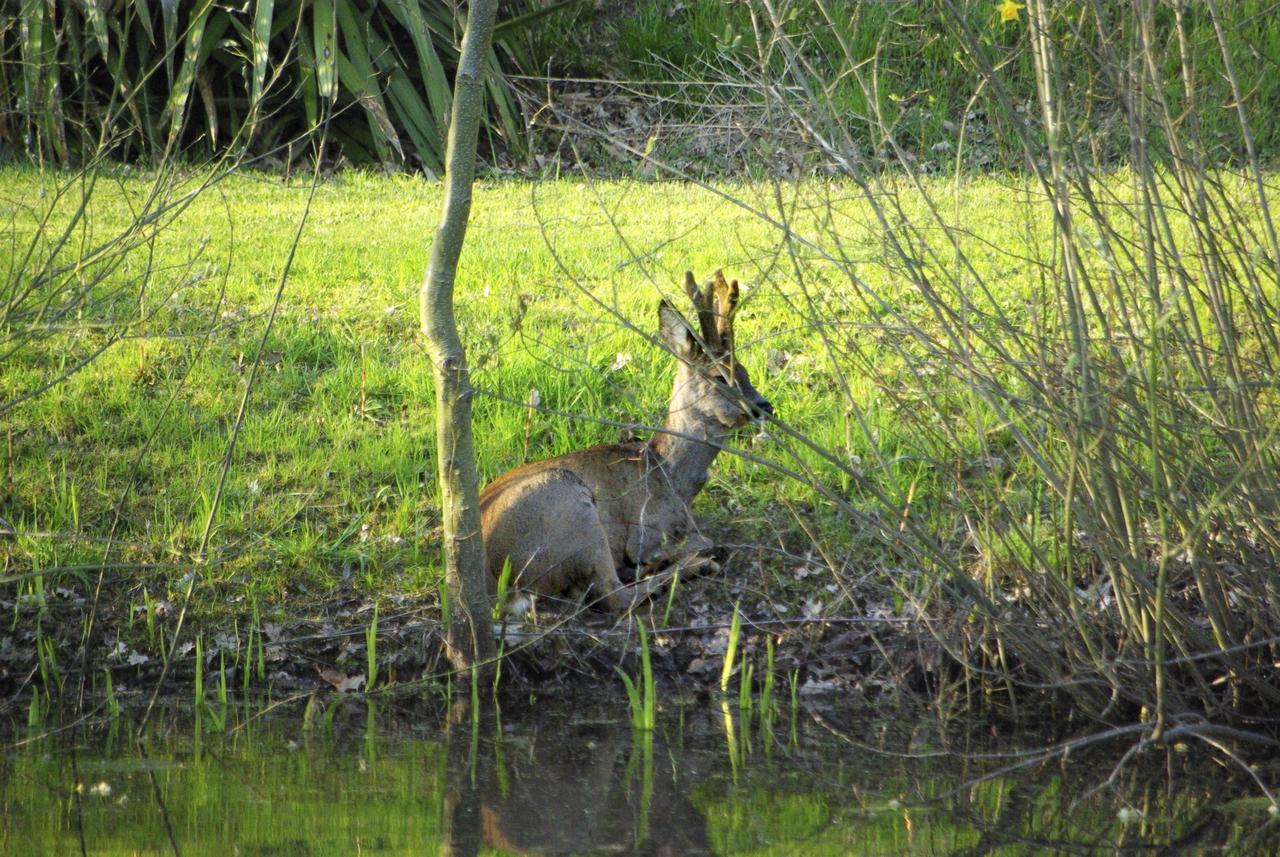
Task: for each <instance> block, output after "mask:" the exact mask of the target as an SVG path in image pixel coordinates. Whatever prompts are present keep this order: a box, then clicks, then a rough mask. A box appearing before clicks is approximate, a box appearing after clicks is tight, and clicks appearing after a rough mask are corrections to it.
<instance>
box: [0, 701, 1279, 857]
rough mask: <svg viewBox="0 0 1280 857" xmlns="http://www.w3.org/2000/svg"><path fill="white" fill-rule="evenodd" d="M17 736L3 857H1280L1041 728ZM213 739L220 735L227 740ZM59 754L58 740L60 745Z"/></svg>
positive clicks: (1239, 801) (804, 726) (426, 714)
mask: <svg viewBox="0 0 1280 857" xmlns="http://www.w3.org/2000/svg"><path fill="white" fill-rule="evenodd" d="M135 724H136V720H135V721H133V722H131V721H130V720H129V718H128V717H127V716H126V717H123V718H118V719H116V720H114V721H112V722H109V723H96V724H89V723H83V724H79V725H71V724H64V726H63V728H62V729H61V730H60V731H52V730H51V729H50V727H48V726H45V727H43V728H42V730H41V731H35V730H29V729H23V728H19V729H18V730H17V731H16V733H13V734H10V735H9V736H8V739H7V740H6V741H5V742H4V745H3V746H4V747H5V750H4V754H3V756H2V757H0V813H2V816H0V853H3V854H13V855H44V854H80V853H85V854H104V855H116V854H119V855H151V854H156V855H219V857H222V855H232V854H239V855H330V854H354V855H366V854H448V855H470V854H642V855H697V854H759V855H766V854H768V855H774V854H778V855H781V854H796V855H846V854H866V855H877V854H884V855H901V854H992V853H997V854H1062V853H1068V854H1111V853H1119V854H1148V853H1167V852H1168V851H1176V852H1178V853H1194V854H1199V853H1206V852H1208V853H1240V854H1252V853H1257V854H1275V853H1280V834H1278V833H1277V830H1276V827H1277V822H1276V821H1275V820H1274V819H1273V818H1272V816H1271V815H1270V814H1269V813H1268V811H1267V803H1266V801H1265V800H1263V799H1262V798H1261V796H1260V793H1259V792H1258V791H1257V790H1256V787H1252V786H1251V785H1250V783H1249V781H1248V780H1249V777H1248V776H1247V775H1245V774H1243V773H1242V772H1241V771H1239V770H1237V769H1236V768H1235V766H1233V765H1231V764H1223V763H1222V757H1221V756H1220V755H1217V756H1211V755H1209V753H1208V752H1204V751H1201V750H1199V749H1197V748H1196V747H1181V746H1179V747H1176V748H1173V749H1170V750H1168V751H1165V750H1160V751H1148V752H1144V753H1140V754H1135V755H1134V756H1132V757H1131V758H1128V759H1127V760H1125V763H1124V764H1123V765H1121V766H1119V767H1117V762H1119V761H1120V759H1121V756H1122V754H1123V753H1124V751H1125V750H1126V749H1128V747H1130V746H1131V745H1132V741H1128V742H1126V741H1124V740H1123V739H1121V740H1119V741H1114V742H1101V743H1099V744H1096V745H1092V746H1091V747H1090V748H1088V749H1086V750H1083V751H1080V752H1073V753H1071V754H1069V756H1068V757H1067V759H1066V761H1064V760H1063V759H1062V758H1061V757H1055V758H1054V759H1052V760H1050V761H1035V762H1032V763H1029V764H1019V763H1025V762H1027V761H1028V759H1029V758H1030V757H1026V756H1021V755H1018V754H1019V752H1020V751H1022V750H1032V749H1035V748H1037V747H1042V746H1045V745H1046V744H1047V743H1049V742H1048V740H1047V739H1046V738H1044V737H1043V736H1037V735H1036V734H1034V733H1028V732H1027V731H1026V730H1025V728H1024V729H1022V730H1020V731H1018V732H1016V733H1014V734H1011V735H1000V734H998V733H999V730H995V729H992V727H991V726H990V725H989V724H985V723H984V724H974V723H969V724H966V725H964V726H963V727H961V726H957V725H956V724H951V725H948V726H946V727H943V726H942V725H940V724H939V722H938V720H937V717H936V714H931V713H927V712H920V711H917V712H914V713H908V712H895V713H892V714H890V715H884V714H880V715H876V714H874V713H870V714H868V713H860V714H859V713H850V712H847V711H846V712H843V713H842V712H841V711H840V710H839V709H835V708H821V707H806V706H800V707H799V708H796V709H792V710H790V711H785V710H784V711H782V712H779V713H778V714H776V715H775V716H772V717H771V718H769V719H767V720H762V719H761V718H760V717H759V716H758V715H757V716H755V717H752V716H751V714H750V712H743V711H740V710H739V709H738V708H737V706H736V704H735V705H734V706H733V707H729V706H728V705H721V704H718V703H715V702H707V701H702V702H697V703H688V704H685V705H676V704H674V703H673V704H671V705H668V706H667V707H666V708H664V710H663V711H662V712H661V713H660V715H659V719H658V725H657V728H656V729H655V730H653V731H652V732H636V731H633V730H632V728H631V725H630V722H629V720H628V714H627V711H626V710H625V708H624V707H619V706H612V707H600V706H597V705H592V704H590V703H587V702H583V701H582V700H581V699H569V700H546V699H543V700H529V701H527V702H525V703H523V704H521V705H520V706H512V705H508V706H507V707H505V708H504V709H503V710H502V711H501V712H498V713H497V714H496V716H495V714H494V713H493V712H492V711H486V712H485V714H484V716H483V717H482V718H480V719H479V720H477V721H476V722H474V723H473V722H472V720H471V718H470V717H469V715H468V714H467V713H466V710H465V709H464V708H462V707H460V706H455V707H454V709H453V710H452V712H451V713H450V712H449V711H448V710H444V711H442V710H441V709H440V708H435V707H430V706H427V705H426V704H422V705H421V706H420V707H419V706H416V705H412V704H406V703H404V702H396V703H388V702H363V701H355V700H350V699H346V698H342V697H337V698H329V699H321V698H317V699H315V700H313V701H312V702H311V703H310V704H309V705H308V704H306V703H304V702H298V703H297V704H293V705H281V706H277V707H275V708H273V709H271V710H270V711H269V712H267V713H263V711H262V705H261V704H259V705H258V706H257V707H254V708H250V707H249V706H245V707H243V708H238V707H236V706H234V704H233V705H232V706H231V707H230V708H229V709H227V710H222V711H217V712H214V711H212V710H209V711H206V712H205V713H204V714H203V715H202V716H200V717H194V716H193V715H192V713H191V711H190V708H189V706H188V707H186V708H185V709H184V708H182V707H180V706H178V705H176V704H174V705H173V706H171V707H169V708H168V709H165V710H162V711H160V712H159V713H157V714H153V716H152V718H151V719H150V721H149V722H148V725H147V726H146V728H145V729H143V730H142V737H141V740H135V739H134V726H135ZM215 727H217V728H215ZM50 732H51V734H47V733H50Z"/></svg>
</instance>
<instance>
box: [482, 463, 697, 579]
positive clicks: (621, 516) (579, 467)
mask: <svg viewBox="0 0 1280 857" xmlns="http://www.w3.org/2000/svg"><path fill="white" fill-rule="evenodd" d="M535 486H537V487H536V488H535ZM584 500H585V502H589V503H590V504H591V506H592V507H593V508H594V510H595V514H596V515H597V516H598V518H599V521H600V523H601V525H602V526H603V527H604V531H605V534H606V536H607V538H608V541H609V550H610V552H611V554H612V555H613V561H614V564H615V565H616V566H622V565H627V564H631V565H636V564H640V563H641V562H642V561H643V559H644V556H645V555H646V553H647V552H651V551H652V550H653V549H654V548H655V547H657V546H658V545H660V544H661V543H662V541H663V538H664V536H665V537H675V536H676V535H678V534H680V533H682V532H683V531H684V529H685V528H686V522H687V521H688V507H687V505H686V504H685V503H684V501H682V500H681V499H680V498H679V497H677V496H676V494H675V492H674V491H672V490H671V486H670V485H669V483H668V481H667V478H666V476H665V474H664V473H663V471H662V469H661V468H660V467H659V466H658V462H657V460H656V458H655V457H654V456H653V454H652V452H651V451H650V449H649V447H648V445H647V444H645V443H643V442H639V441H637V442H632V443H615V444H601V445H599V446H593V447H590V448H588V449H582V450H577V451H575V452H570V453H566V454H565V455H560V456H557V457H555V458H548V459H544V460H542V461H534V462H530V463H529V464H525V465H522V466H520V467H517V468H515V469H514V470H510V471H508V472H507V473H504V474H503V475H502V476H499V477H498V478H497V479H495V480H494V481H493V482H491V483H489V485H488V486H487V487H486V488H485V489H484V491H483V493H482V494H481V495H480V514H481V518H482V520H483V522H484V531H485V536H486V550H487V552H488V554H489V561H490V564H491V568H492V567H493V566H495V565H496V566H497V568H499V569H500V568H501V563H502V558H503V557H504V556H506V555H507V554H508V553H513V552H514V551H513V550H512V548H513V546H512V545H507V544H489V543H488V540H489V539H490V537H491V535H492V534H494V533H499V532H500V533H502V534H504V535H505V537H506V538H508V539H510V538H512V537H513V535H512V534H517V533H518V534H519V537H520V538H523V539H527V540H530V541H532V542H536V541H537V540H538V539H539V538H540V536H542V535H543V534H544V533H545V532H546V531H547V529H548V528H547V527H546V526H545V524H544V522H546V521H547V520H548V519H556V518H560V517H572V516H576V515H577V514H578V513H579V511H580V509H579V507H580V504H581V503H582V502H584ZM545 547H546V548H547V549H553V548H556V549H559V548H562V547H563V546H557V545H547V546H545Z"/></svg>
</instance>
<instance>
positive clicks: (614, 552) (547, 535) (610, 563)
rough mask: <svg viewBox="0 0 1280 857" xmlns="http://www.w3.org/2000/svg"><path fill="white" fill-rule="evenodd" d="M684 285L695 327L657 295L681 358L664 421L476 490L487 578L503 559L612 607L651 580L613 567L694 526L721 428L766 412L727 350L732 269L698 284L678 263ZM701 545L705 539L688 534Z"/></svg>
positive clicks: (516, 584)
mask: <svg viewBox="0 0 1280 857" xmlns="http://www.w3.org/2000/svg"><path fill="white" fill-rule="evenodd" d="M684 287H685V292H686V293H687V294H688V295H689V298H690V300H691V301H692V302H693V305H694V308H695V309H696V310H697V313H698V327H699V331H700V332H699V333H694V330H693V328H692V327H691V326H690V324H689V323H688V322H687V321H685V319H684V316H682V315H681V314H680V313H679V312H678V311H677V310H676V309H675V307H673V306H671V304H669V303H668V302H667V301H665V300H664V301H662V303H661V304H660V305H659V306H658V321H659V330H660V332H661V335H662V339H663V341H664V342H666V344H667V346H668V347H669V348H670V349H671V351H672V352H673V353H674V354H675V355H676V357H677V358H679V361H680V362H679V365H678V366H677V368H676V378H675V385H674V387H673V389H672V391H671V403H670V406H669V408H668V410H667V418H666V423H665V425H664V427H663V428H662V430H661V431H659V432H658V433H657V434H656V435H654V437H653V438H652V439H651V440H649V441H647V442H641V441H635V442H631V443H611V444H603V445H600V446H593V447H591V448H589V449H583V450H579V451H577V452H570V453H567V454H565V455H561V456H558V457H556V458H549V459H546V460H544V461H535V462H532V463H530V464H526V465H524V466H523V467H517V468H516V469H515V470H512V471H510V472H508V473H506V474H504V475H503V476H500V477H498V478H497V479H495V480H494V481H493V482H492V483H490V484H489V486H488V487H487V488H485V490H484V492H483V493H482V494H481V496H480V515H481V519H482V526H483V531H484V544H485V552H486V557H487V562H488V569H489V573H490V575H491V576H492V578H493V579H496V578H497V576H498V575H499V574H500V573H501V570H502V568H503V564H504V562H505V561H506V560H508V559H509V560H510V562H511V581H510V582H511V587H512V591H513V592H514V591H517V588H519V589H523V590H525V591H528V592H534V593H540V594H544V595H559V594H563V593H568V592H571V591H573V590H575V589H583V588H587V587H590V588H591V590H592V596H593V598H594V599H599V600H600V601H601V602H602V603H603V604H604V606H606V607H608V608H610V609H613V610H622V609H626V608H627V607H629V606H630V605H631V604H632V603H633V602H635V601H636V600H638V599H640V598H643V597H645V596H647V595H648V594H649V592H650V590H651V587H649V588H646V587H645V586H643V585H640V586H634V587H631V588H629V589H624V588H623V583H622V581H621V579H619V576H618V570H619V569H636V570H638V569H640V568H642V567H644V566H646V565H649V564H651V563H654V562H657V561H660V560H663V559H665V558H667V557H670V556H675V555H678V554H679V553H680V552H681V549H680V547H679V542H680V541H681V540H682V539H684V538H685V537H686V536H688V535H689V534H690V533H695V532H696V529H695V525H694V522H693V516H692V515H691V513H690V511H689V504H690V502H691V501H692V500H693V497H694V495H695V494H697V493H698V491H700V490H701V489H702V486H703V485H704V484H706V481H707V469H708V468H709V467H710V466H711V462H712V461H713V460H714V459H715V457H716V453H718V452H719V451H720V446H719V443H720V440H721V439H722V438H724V437H725V436H727V435H728V434H730V433H731V432H732V431H733V430H734V429H737V428H739V427H741V426H743V425H746V424H747V423H749V422H751V421H752V420H759V419H763V418H764V415H765V414H772V413H773V406H772V405H770V404H769V402H768V401H766V400H765V399H764V397H763V396H761V395H760V394H759V393H758V392H756V388H755V387H753V386H751V379H750V378H748V377H747V372H746V370H745V369H743V368H742V366H741V364H739V363H738V362H737V361H736V360H735V359H734V347H733V346H734V343H733V313H734V310H735V309H736V308H737V304H738V281H737V280H734V281H733V282H732V283H728V282H725V278H724V275H723V274H722V273H721V272H719V271H717V272H716V274H715V278H714V280H712V282H710V283H707V285H706V290H705V291H703V292H699V290H698V285H697V282H696V281H695V280H694V278H693V273H692V272H686V273H685V284H684ZM690 541H691V542H693V541H694V540H693V539H691V540H690ZM708 546H709V544H707V543H706V540H705V539H704V540H701V542H700V543H698V545H697V547H698V548H699V549H701V548H705V547H708ZM685 550H688V548H686V549H685ZM628 576H630V574H628ZM637 576H638V575H637Z"/></svg>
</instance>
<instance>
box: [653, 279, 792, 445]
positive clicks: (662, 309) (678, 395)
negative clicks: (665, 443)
mask: <svg viewBox="0 0 1280 857" xmlns="http://www.w3.org/2000/svg"><path fill="white" fill-rule="evenodd" d="M684 278H685V279H684V290H685V293H686V294H687V295H688V296H689V300H690V301H691V302H692V303H693V307H694V309H695V310H696V311H697V315H698V329H697V332H695V331H694V328H693V325H691V324H690V323H689V322H688V321H686V320H685V317H684V316H683V315H681V314H680V312H679V311H678V310H676V308H675V307H673V306H672V305H671V304H670V303H668V302H667V301H665V300H664V301H663V302H662V303H661V304H659V305H658V322H659V330H660V332H661V334H662V339H663V341H664V342H666V344H667V346H668V347H669V348H670V349H671V350H672V352H674V353H675V355H676V357H678V358H680V368H679V369H678V370H677V372H676V385H675V391H674V393H673V395H672V399H671V414H672V416H673V417H676V418H677V419H678V420H679V421H680V422H682V423H689V424H691V425H701V426H703V427H704V428H706V429H707V430H709V431H714V432H716V433H727V432H729V431H732V430H733V429H736V428H739V427H740V426H743V425H746V424H747V423H749V422H751V421H753V420H760V419H763V418H764V416H765V415H766V414H772V413H773V405H771V404H769V401H768V400H767V399H766V398H764V396H761V395H760V393H759V392H758V391H757V390H756V388H755V387H754V386H752V384H751V378H750V377H748V375H747V370H746V369H744V368H743V367H742V364H741V363H739V362H738V361H737V360H736V359H735V356H734V341H733V314H734V311H735V310H736V309H737V308H738V281H737V280H733V281H731V282H728V281H726V280H725V278H724V274H723V273H721V272H720V271H716V273H715V277H714V278H713V279H712V280H711V282H709V283H707V284H706V287H705V288H704V289H702V290H699V289H698V283H697V281H696V280H695V279H694V277H693V272H692V271H686V272H685V275H684Z"/></svg>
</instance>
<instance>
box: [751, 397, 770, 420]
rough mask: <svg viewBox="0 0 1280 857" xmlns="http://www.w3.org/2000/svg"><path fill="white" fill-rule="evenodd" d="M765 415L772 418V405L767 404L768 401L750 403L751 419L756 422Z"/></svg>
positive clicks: (759, 400) (758, 400)
mask: <svg viewBox="0 0 1280 857" xmlns="http://www.w3.org/2000/svg"><path fill="white" fill-rule="evenodd" d="M766 415H768V416H773V405H771V404H770V403H769V400H768V399H757V400H756V401H754V402H752V403H751V417H752V419H757V420H758V419H760V418H761V417H764V416H766Z"/></svg>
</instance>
